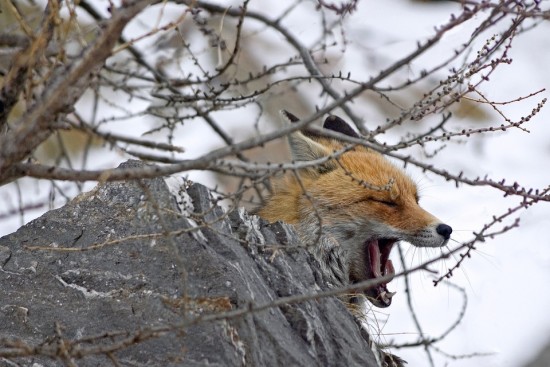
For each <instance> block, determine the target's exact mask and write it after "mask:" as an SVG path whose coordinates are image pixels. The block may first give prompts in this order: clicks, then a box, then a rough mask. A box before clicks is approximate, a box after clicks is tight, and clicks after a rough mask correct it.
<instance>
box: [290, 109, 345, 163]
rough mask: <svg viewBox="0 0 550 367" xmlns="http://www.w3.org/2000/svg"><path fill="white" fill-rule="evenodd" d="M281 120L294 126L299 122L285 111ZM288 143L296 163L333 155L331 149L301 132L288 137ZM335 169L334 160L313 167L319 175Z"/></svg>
mask: <svg viewBox="0 0 550 367" xmlns="http://www.w3.org/2000/svg"><path fill="white" fill-rule="evenodd" d="M281 118H282V119H283V122H284V123H285V124H292V123H295V122H298V121H299V119H298V118H297V117H296V116H294V115H293V114H291V113H290V112H288V111H285V110H281ZM288 141H289V143H290V152H291V153H292V159H293V160H295V161H306V162H307V161H313V160H316V159H320V158H324V157H328V156H330V155H331V154H332V151H331V150H330V149H329V148H327V147H325V146H324V145H323V144H321V143H318V142H316V141H315V140H313V139H311V138H309V137H307V136H305V135H304V134H303V133H302V132H300V131H296V132H293V133H292V134H290V135H289V136H288ZM334 168H336V163H335V162H334V161H333V160H329V161H327V162H325V163H322V164H320V165H319V166H315V167H311V169H313V170H315V171H317V172H318V173H325V172H329V171H332V170H333V169H334Z"/></svg>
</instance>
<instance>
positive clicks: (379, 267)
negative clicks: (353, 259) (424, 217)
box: [364, 238, 397, 307]
mask: <svg viewBox="0 0 550 367" xmlns="http://www.w3.org/2000/svg"><path fill="white" fill-rule="evenodd" d="M395 242H397V240H396V239H389V238H375V239H369V240H367V241H365V250H364V256H365V265H366V269H365V274H366V276H367V279H377V278H380V277H383V276H386V275H391V276H392V278H393V275H395V269H394V268H393V263H392V261H391V260H390V259H389V257H390V252H391V250H392V247H393V245H394V244H395ZM389 282H391V279H390V280H388V281H387V282H386V283H381V284H378V285H377V286H374V287H372V288H369V289H367V290H365V295H366V296H367V298H368V299H369V301H370V302H371V303H372V304H373V305H375V306H377V307H388V306H389V305H391V298H392V297H393V295H394V294H395V293H394V292H389V291H388V288H387V287H386V285H387V284H388V283H389Z"/></svg>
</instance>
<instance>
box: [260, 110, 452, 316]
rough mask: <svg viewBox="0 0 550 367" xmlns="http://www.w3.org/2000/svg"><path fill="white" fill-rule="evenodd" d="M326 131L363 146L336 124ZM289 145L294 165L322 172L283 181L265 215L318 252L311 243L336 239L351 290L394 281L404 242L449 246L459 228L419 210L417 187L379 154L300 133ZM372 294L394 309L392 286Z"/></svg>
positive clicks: (275, 185) (337, 120)
mask: <svg viewBox="0 0 550 367" xmlns="http://www.w3.org/2000/svg"><path fill="white" fill-rule="evenodd" d="M281 115H282V117H283V119H284V120H285V121H286V122H287V123H293V122H296V121H298V118H297V117H295V116H293V115H292V114H290V113H289V112H287V111H282V112H281ZM323 127H324V128H325V129H329V130H332V131H335V132H339V133H342V134H344V135H347V136H349V137H351V138H355V139H358V138H360V136H359V135H358V134H357V133H356V132H355V131H354V130H353V129H352V128H351V127H350V126H349V125H348V124H347V123H346V122H345V121H343V120H342V119H340V118H339V117H336V116H329V117H328V118H327V119H326V120H325V123H324V126H323ZM289 143H290V150H291V153H292V158H293V160H295V161H302V162H304V161H305V162H308V161H318V162H320V164H318V165H311V166H309V167H307V168H303V169H300V170H299V171H298V172H296V173H290V174H287V175H285V176H284V177H282V178H281V179H279V180H276V181H275V182H274V183H273V193H272V196H271V197H270V199H269V200H268V202H267V204H266V205H265V206H264V207H263V208H262V209H260V210H259V214H260V216H262V217H264V218H265V219H267V220H270V221H275V220H282V221H285V222H287V223H290V224H293V225H295V226H296V228H297V229H298V231H299V232H300V235H301V236H302V238H303V239H304V241H305V242H306V243H307V244H308V245H310V246H313V247H315V246H319V244H318V243H317V244H315V243H311V242H314V241H316V240H318V239H319V238H322V236H325V237H326V236H328V237H329V238H331V239H333V240H334V243H337V245H338V246H339V247H340V249H341V253H342V256H343V259H339V261H340V262H342V267H343V268H344V269H346V272H347V274H346V275H345V276H346V277H347V279H346V280H345V281H344V283H356V282H361V281H364V280H367V279H373V278H377V277H381V276H384V275H391V274H394V273H395V271H394V268H393V264H392V262H391V260H389V255H390V251H391V249H392V247H393V245H394V244H395V243H396V242H397V241H401V240H403V241H406V242H409V243H411V244H413V245H415V246H418V247H439V246H443V245H445V244H446V243H447V241H448V240H449V238H450V235H451V232H452V228H451V227H450V226H448V225H446V224H444V223H442V222H441V221H440V220H439V219H437V218H436V217H435V216H433V215H432V214H430V213H429V212H427V211H426V210H424V209H422V208H421V207H420V206H419V204H418V192H417V187H416V185H415V183H414V182H413V181H412V180H411V179H410V177H408V176H407V174H406V173H405V172H404V171H403V170H402V169H400V168H398V167H396V166H394V165H393V164H392V163H391V162H390V161H389V160H388V159H386V158H385V157H384V156H382V155H381V154H379V153H378V152H375V151H373V150H371V149H368V148H366V147H364V146H362V145H353V144H350V143H347V142H345V141H343V140H339V139H333V138H327V137H324V136H322V135H321V134H319V133H317V132H314V131H311V130H307V129H305V130H302V131H298V132H295V133H292V134H291V135H290V136H289ZM308 242H310V243H308ZM315 253H319V251H314V254H315ZM317 257H323V255H322V254H320V255H319V256H317ZM318 260H320V261H321V265H322V266H323V263H322V262H323V260H322V259H319V258H318ZM329 267H330V266H329ZM365 294H366V296H367V298H369V300H370V301H371V302H372V303H373V304H374V305H376V306H379V307H387V306H389V305H390V304H391V297H392V296H393V293H391V292H388V290H387V288H386V284H382V285H380V286H377V287H375V288H371V289H368V290H366V291H365Z"/></svg>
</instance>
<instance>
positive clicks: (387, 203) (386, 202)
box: [370, 198, 397, 208]
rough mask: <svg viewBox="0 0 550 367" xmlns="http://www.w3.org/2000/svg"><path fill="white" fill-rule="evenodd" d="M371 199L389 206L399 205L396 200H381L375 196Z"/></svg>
mask: <svg viewBox="0 0 550 367" xmlns="http://www.w3.org/2000/svg"><path fill="white" fill-rule="evenodd" d="M370 200H372V201H375V202H377V203H380V204H384V205H386V206H389V207H391V208H395V207H397V203H396V202H394V201H387V200H379V199H373V198H371V199H370Z"/></svg>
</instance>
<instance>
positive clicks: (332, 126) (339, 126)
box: [323, 115, 360, 138]
mask: <svg viewBox="0 0 550 367" xmlns="http://www.w3.org/2000/svg"><path fill="white" fill-rule="evenodd" d="M323 127H324V128H325V129H328V130H332V131H336V132H337V133H341V134H344V135H347V136H350V137H352V138H359V137H360V136H359V134H357V133H356V132H355V130H353V129H352V128H351V126H349V124H348V123H347V122H345V121H344V120H342V119H341V118H340V117H338V116H334V115H330V116H329V117H327V118H326V120H325V123H324V124H323Z"/></svg>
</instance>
